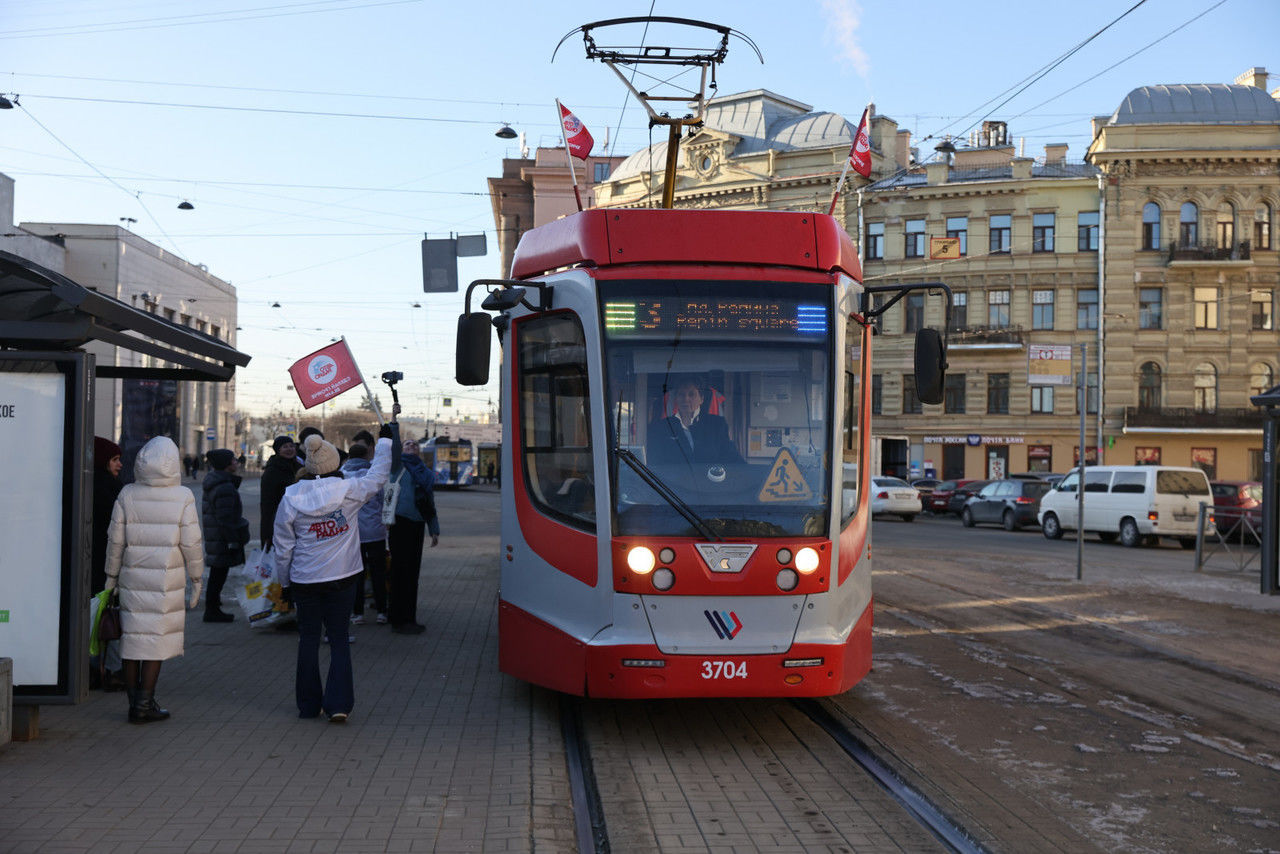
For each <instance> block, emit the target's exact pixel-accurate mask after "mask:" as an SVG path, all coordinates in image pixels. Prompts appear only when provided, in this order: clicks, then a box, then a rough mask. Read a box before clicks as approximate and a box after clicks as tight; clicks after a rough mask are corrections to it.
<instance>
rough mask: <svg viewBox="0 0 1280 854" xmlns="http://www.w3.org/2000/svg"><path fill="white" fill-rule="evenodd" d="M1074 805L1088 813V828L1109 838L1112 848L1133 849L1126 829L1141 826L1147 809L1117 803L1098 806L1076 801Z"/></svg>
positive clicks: (1119, 849) (1118, 849)
mask: <svg viewBox="0 0 1280 854" xmlns="http://www.w3.org/2000/svg"><path fill="white" fill-rule="evenodd" d="M1074 806H1075V807H1076V808H1077V809H1078V810H1079V811H1080V812H1082V813H1084V814H1087V815H1089V821H1088V827H1089V829H1090V830H1092V831H1093V832H1094V833H1096V834H1098V835H1099V836H1101V837H1103V838H1106V839H1109V840H1111V842H1112V843H1113V845H1112V848H1113V849H1114V850H1117V851H1121V850H1124V851H1132V850H1134V849H1133V847H1132V846H1133V843H1132V841H1131V840H1130V839H1129V836H1128V831H1129V830H1130V829H1132V828H1137V827H1141V825H1142V823H1143V822H1144V821H1145V820H1146V817H1147V810H1145V809H1142V808H1140V807H1129V806H1124V805H1122V804H1117V803H1111V804H1107V805H1105V806H1099V805H1097V804H1089V803H1080V802H1077V803H1076V804H1075V805H1074Z"/></svg>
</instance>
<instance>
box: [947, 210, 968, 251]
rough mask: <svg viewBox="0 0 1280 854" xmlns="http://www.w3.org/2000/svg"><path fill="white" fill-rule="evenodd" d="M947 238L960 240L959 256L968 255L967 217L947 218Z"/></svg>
mask: <svg viewBox="0 0 1280 854" xmlns="http://www.w3.org/2000/svg"><path fill="white" fill-rule="evenodd" d="M947 237H955V238H958V239H959V240H960V254H961V255H968V254H969V218H968V217H967V216H949V217H947Z"/></svg>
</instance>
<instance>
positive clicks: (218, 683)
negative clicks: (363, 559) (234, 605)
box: [0, 529, 574, 854]
mask: <svg viewBox="0 0 1280 854" xmlns="http://www.w3.org/2000/svg"><path fill="white" fill-rule="evenodd" d="M455 530H456V529H455ZM496 550H497V543H496V539H495V538H494V537H492V536H489V537H470V538H467V537H456V536H453V537H445V538H443V539H442V541H441V544H440V546H439V547H437V548H435V549H427V550H426V555H425V556H424V560H423V573H422V583H421V591H420V603H421V604H420V606H419V620H420V621H422V622H423V623H425V624H426V626H427V631H426V633H424V634H422V635H417V636H410V635H395V634H392V633H391V631H390V629H389V627H388V626H385V625H375V624H374V623H373V621H372V616H373V610H372V609H370V610H369V611H368V616H369V624H367V625H364V626H355V627H353V628H352V633H353V634H354V635H355V636H356V642H355V644H354V645H353V647H352V654H353V659H354V666H355V672H356V706H355V709H354V711H353V712H352V715H351V719H350V721H349V722H348V723H346V724H345V725H338V724H330V723H328V722H327V721H325V720H324V719H323V718H320V719H313V720H299V719H298V717H297V710H296V708H295V706H294V700H293V668H294V656H295V654H296V649H297V635H296V634H293V633H287V632H277V631H275V630H273V629H263V630H255V629H250V628H248V627H247V626H246V624H245V623H244V621H243V619H237V621H236V622H234V623H230V624H206V623H203V622H201V621H200V617H199V615H200V612H199V611H195V612H188V616H187V635H186V654H185V656H183V657H182V658H178V659H174V660H172V661H168V662H165V664H164V668H163V670H162V671H161V675H160V683H159V689H158V691H157V698H158V699H159V700H160V701H161V703H162V704H163V705H164V706H166V707H167V708H168V709H169V710H170V711H171V712H172V713H173V717H172V718H171V719H170V720H168V721H165V722H162V723H154V724H148V725H145V726H136V725H130V724H128V723H127V722H126V721H125V713H126V707H127V702H126V700H125V696H124V694H123V693H115V694H104V693H102V692H99V691H94V692H91V695H90V697H89V699H88V701H87V702H85V703H82V704H80V705H77V706H62V707H59V706H45V707H42V708H41V711H40V737H39V738H38V739H37V740H35V741H31V742H27V743H15V744H12V745H9V746H8V747H6V748H4V749H2V750H0V851H2V852H4V854H55V852H122V854H123V852H182V854H199V853H200V852H243V854H253V852H263V854H267V852H270V854H288V852H339V851H340V852H416V851H442V852H450V851H460V852H461V851H486V852H489V851H571V850H573V847H574V842H573V819H572V813H571V810H570V806H569V804H570V798H569V789H568V783H567V778H566V774H565V766H564V759H563V748H562V741H561V736H560V731H559V720H558V712H557V709H556V706H555V700H554V698H552V696H551V695H549V694H548V693H546V692H542V691H537V690H534V689H531V688H530V687H529V686H527V685H524V684H522V683H520V682H517V681H516V680H513V679H511V678H509V677H506V676H503V675H501V674H500V673H499V672H498V670H497V643H496V641H497V625H496V619H497V618H496V612H497V608H496V599H497V554H496ZM227 601H228V605H229V602H230V596H229V595H228V596H227ZM322 655H323V653H322ZM322 667H323V663H322Z"/></svg>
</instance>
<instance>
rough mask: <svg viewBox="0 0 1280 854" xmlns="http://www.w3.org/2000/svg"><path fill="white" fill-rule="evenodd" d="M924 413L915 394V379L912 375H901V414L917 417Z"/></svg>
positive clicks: (921, 404) (922, 406) (918, 397)
mask: <svg viewBox="0 0 1280 854" xmlns="http://www.w3.org/2000/svg"><path fill="white" fill-rule="evenodd" d="M922 412H924V404H923V403H921V402H920V396H919V395H917V394H916V378H915V375H914V374H903V375H902V414H903V415H919V414H920V413H922Z"/></svg>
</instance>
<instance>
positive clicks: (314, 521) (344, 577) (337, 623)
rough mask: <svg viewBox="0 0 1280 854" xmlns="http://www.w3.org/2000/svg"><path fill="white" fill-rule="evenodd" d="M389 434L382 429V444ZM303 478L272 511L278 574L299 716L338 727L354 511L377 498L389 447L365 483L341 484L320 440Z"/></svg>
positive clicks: (345, 706)
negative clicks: (290, 609) (286, 599)
mask: <svg viewBox="0 0 1280 854" xmlns="http://www.w3.org/2000/svg"><path fill="white" fill-rule="evenodd" d="M391 432H392V430H391V425H390V424H388V425H384V426H383V429H382V434H383V435H384V437H385V436H386V435H387V434H390V433H391ZM303 449H304V451H305V453H306V463H305V465H304V469H305V471H304V472H303V473H302V474H301V475H300V476H299V481H298V482H297V483H295V484H293V485H292V486H290V487H289V488H288V489H286V490H285V492H284V498H283V499H282V500H281V502H280V508H279V509H278V510H277V511H276V519H275V529H274V532H273V533H274V538H273V539H274V548H275V555H276V573H277V577H278V578H279V579H280V583H281V584H283V585H287V586H288V587H289V591H290V594H291V596H292V599H293V604H294V606H295V607H296V608H297V609H298V667H297V675H296V681H295V683H294V694H295V696H296V699H297V703H298V717H300V718H314V717H319V716H320V714H321V713H322V712H323V713H324V714H326V715H327V716H328V718H329V720H330V721H332V722H334V723H341V722H343V721H345V720H346V719H347V716H348V715H349V714H351V709H352V708H353V707H354V706H355V686H354V680H353V677H352V673H351V647H350V646H349V644H348V637H347V620H348V618H349V617H350V615H351V608H352V603H353V602H354V596H355V580H356V577H357V576H358V575H359V574H360V571H361V569H362V568H363V565H362V563H361V560H360V527H359V522H358V517H359V514H360V508H361V506H363V505H364V503H365V502H366V501H368V500H369V499H370V498H372V497H373V496H375V495H378V494H380V493H381V492H382V489H383V487H385V486H386V483H387V475H388V474H389V472H390V471H391V454H392V441H391V439H390V438H381V439H379V440H378V442H377V446H376V448H375V451H374V455H373V464H372V465H371V466H370V467H369V470H368V473H367V474H365V476H364V477H361V478H357V479H353V480H343V479H342V473H341V472H340V471H339V470H338V462H339V460H338V450H337V448H335V447H334V446H333V445H331V444H329V443H328V442H326V441H325V440H323V439H321V438H320V437H319V436H315V435H312V436H308V437H307V440H306V442H305V443H304V445H303ZM322 625H323V631H324V633H325V634H327V635H328V637H329V675H328V678H327V679H326V680H325V682H324V684H323V686H322V685H321V682H320V636H321V628H322Z"/></svg>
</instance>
